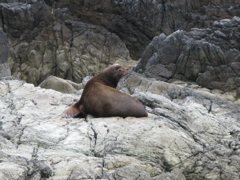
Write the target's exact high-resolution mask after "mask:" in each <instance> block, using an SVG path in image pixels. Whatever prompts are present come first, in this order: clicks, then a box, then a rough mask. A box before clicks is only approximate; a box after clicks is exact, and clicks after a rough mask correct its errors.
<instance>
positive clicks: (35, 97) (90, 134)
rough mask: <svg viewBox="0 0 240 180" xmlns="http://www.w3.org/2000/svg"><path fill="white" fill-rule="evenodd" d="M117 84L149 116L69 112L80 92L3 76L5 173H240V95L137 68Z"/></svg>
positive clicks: (0, 163)
mask: <svg viewBox="0 0 240 180" xmlns="http://www.w3.org/2000/svg"><path fill="white" fill-rule="evenodd" d="M136 85H137V86H136ZM119 88H120V89H121V90H122V91H125V92H126V93H129V94H131V95H132V96H133V97H135V98H137V99H139V100H140V101H142V102H143V103H144V104H145V105H146V108H147V111H148V112H149V117H148V118H125V119H123V118H119V117H111V118H94V117H91V116H87V118H86V119H78V118H74V119H65V118H61V117H60V114H61V113H62V112H63V111H64V110H65V108H67V107H68V106H70V105H71V104H72V103H73V102H75V101H77V100H78V99H79V95H70V94H62V93H60V92H57V91H54V90H50V89H42V88H39V87H34V86H33V85H32V84H27V83H24V82H22V81H17V80H11V81H10V80H9V81H1V82H0V119H1V121H0V139H1V141H0V147H1V149H0V177H1V179H13V178H15V179H35V180H36V179H51V180H61V179H64V180H65V179H123V178H126V179H144V180H165V179H166V178H169V179H178V180H179V179H180V180H184V179H211V180H213V179H216V180H217V179H225V180H237V179H239V175H240V174H239V172H240V169H239V163H240V159H239V152H240V139H239V135H240V129H239V126H240V124H239V120H240V119H239V117H240V106H239V103H240V102H238V101H235V103H234V104H232V103H228V102H227V101H225V100H223V99H220V98H219V97H221V98H223V97H224V95H218V94H216V93H215V94H214V93H212V92H211V91H209V90H206V89H202V88H200V87H199V86H197V85H194V84H190V85H186V83H181V82H178V83H177V82H176V83H171V84H169V83H166V82H161V81H155V80H153V79H146V78H143V77H140V76H139V75H138V74H136V73H132V74H130V75H129V76H128V77H126V79H124V80H123V81H122V82H121V83H120V84H119ZM218 96H219V97H218Z"/></svg>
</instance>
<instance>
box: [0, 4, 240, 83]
mask: <svg viewBox="0 0 240 180" xmlns="http://www.w3.org/2000/svg"><path fill="white" fill-rule="evenodd" d="M149 9H151V11H149ZM239 11H240V10H239V3H238V2H237V1H224V2H221V3H219V2H218V1H215V0H211V1H206V2H205V1H204V2H203V1H201V0H194V1H191V2H185V1H184V0H175V1H138V0H132V1H127V0H124V1H122V0H121V1H119V0H114V1H110V0H107V1H93V0H88V1H86V0H59V1H52V0H45V1H43V0H39V1H36V0H28V1H22V0H21V1H18V0H5V1H3V2H2V3H0V28H2V29H3V31H4V32H5V33H6V34H7V36H8V40H9V44H10V57H9V66H10V68H11V71H12V75H13V76H14V77H17V78H19V79H22V80H25V81H27V82H30V83H34V84H35V85H39V84H40V83H41V82H42V81H43V80H45V79H46V78H47V77H49V76H50V75H54V76H58V77H61V78H64V79H69V80H72V81H74V82H76V83H80V82H81V81H82V79H83V78H84V77H85V76H89V75H91V76H92V75H95V74H97V73H98V72H100V71H101V70H102V69H103V68H105V67H106V66H108V65H110V64H112V63H114V62H115V61H117V60H131V59H134V60H138V59H139V58H140V57H141V56H142V54H143V52H144V50H145V48H146V46H147V45H148V44H149V43H150V42H151V40H152V39H153V38H154V37H155V36H158V35H159V34H161V33H164V34H166V35H170V34H171V33H173V32H175V31H176V30H178V29H181V30H185V31H190V30H191V28H198V29H200V28H210V29H214V28H215V27H216V28H217V29H216V31H215V32H214V37H217V38H216V41H218V39H221V40H224V41H228V39H229V38H230V39H231V42H230V43H222V42H221V41H220V42H219V43H220V44H222V45H223V46H226V47H230V49H233V50H234V48H233V47H232V46H234V47H235V45H237V44H238V42H239V41H237V40H234V39H236V38H238V33H235V32H236V31H235V30H230V31H229V36H228V35H226V32H227V31H228V30H227V27H228V28H229V22H228V20H226V18H229V19H231V18H233V17H234V16H236V17H237V16H239V13H240V12H239ZM221 19H223V21H221V22H220V23H218V21H219V20H221ZM224 19H225V20H224ZM235 19H236V20H237V18H235ZM224 27H226V29H225V28H224ZM219 28H220V29H219ZM230 29H231V28H230ZM196 31H197V30H196ZM196 31H195V33H194V35H195V36H201V35H202V34H206V32H196ZM213 41H214V39H213ZM236 42H237V44H236ZM216 43H217V42H216ZM230 49H229V50H230ZM237 50H238V51H239V48H237ZM129 52H130V53H129ZM130 55H131V57H130ZM232 57H235V56H234V55H233V53H232V52H230V53H229V54H228V56H227V57H226V59H228V60H230V61H232V59H235V58H232ZM234 62H236V61H235V60H234ZM174 68H175V67H173V66H171V65H170V67H167V69H166V68H164V67H162V66H160V67H159V69H160V70H162V71H163V72H164V73H163V72H162V74H166V75H167V77H168V78H169V77H171V76H172V71H171V69H174ZM169 69H170V70H169Z"/></svg>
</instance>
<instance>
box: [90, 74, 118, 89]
mask: <svg viewBox="0 0 240 180" xmlns="http://www.w3.org/2000/svg"><path fill="white" fill-rule="evenodd" d="M94 79H95V80H96V81H97V82H99V83H101V84H104V85H105V86H110V87H112V88H116V87H117V84H118V81H116V80H114V79H112V78H111V77H110V76H107V75H106V74H101V73H100V74H98V75H97V76H95V77H94Z"/></svg>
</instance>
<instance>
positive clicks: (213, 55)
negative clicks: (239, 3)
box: [136, 17, 240, 92]
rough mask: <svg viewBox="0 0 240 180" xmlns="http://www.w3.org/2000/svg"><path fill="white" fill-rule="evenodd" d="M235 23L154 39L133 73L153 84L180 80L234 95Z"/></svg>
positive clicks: (236, 76) (236, 69) (236, 71)
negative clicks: (231, 92)
mask: <svg viewBox="0 0 240 180" xmlns="http://www.w3.org/2000/svg"><path fill="white" fill-rule="evenodd" d="M239 22H240V19H239V18H238V17H234V18H233V19H229V20H222V21H220V22H215V23H214V28H213V30H211V29H196V28H195V29H192V31H190V32H186V31H176V32H174V33H172V34H171V35H169V36H166V35H164V34H161V35H159V36H156V37H155V38H154V39H153V41H152V42H151V43H150V44H149V46H148V47H147V49H146V50H145V52H144V54H143V56H142V58H141V60H140V62H139V64H138V66H137V67H136V71H137V72H141V73H143V74H145V75H146V76H147V77H152V78H155V79H157V80H164V81H170V82H171V81H173V80H174V79H175V80H176V79H180V80H184V81H194V82H197V83H198V84H199V85H201V86H203V87H206V88H210V89H220V90H223V91H225V92H230V91H236V90H237V89H238V88H239V87H240V79H239V77H240V74H239V72H240V68H239V65H240V64H239V63H240V62H239V60H240V59H239V57H240V51H239V45H238V44H239V43H238V42H239V40H240V39H239V37H240V33H239ZM232 30H233V31H234V33H232ZM226 37H227V38H226Z"/></svg>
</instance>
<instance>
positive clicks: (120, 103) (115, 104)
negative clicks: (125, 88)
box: [62, 64, 148, 117]
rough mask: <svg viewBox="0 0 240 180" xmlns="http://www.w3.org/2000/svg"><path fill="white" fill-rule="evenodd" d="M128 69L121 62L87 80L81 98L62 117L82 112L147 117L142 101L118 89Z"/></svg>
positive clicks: (103, 115)
mask: <svg viewBox="0 0 240 180" xmlns="http://www.w3.org/2000/svg"><path fill="white" fill-rule="evenodd" d="M128 71H129V70H128V69H126V68H123V67H121V66H120V65H119V64H115V65H111V66H109V67H107V68H106V69H104V70H103V71H102V72H101V73H99V74H98V75H96V76H94V77H93V78H92V79H90V80H89V81H88V82H87V84H86V86H85V88H84V90H83V93H82V96H81V98H80V100H79V101H78V102H77V103H75V104H74V105H72V106H71V107H70V108H68V109H66V110H65V111H64V113H63V114H62V117H75V116H77V115H79V114H81V113H84V114H91V115H93V116H95V117H110V116H120V117H147V116H148V113H147V112H146V110H145V108H144V106H143V104H142V103H141V102H139V101H137V100H135V99H133V98H132V97H131V96H129V95H127V94H125V93H123V92H121V91H119V90H117V89H116V87H117V84H118V82H119V80H120V79H121V78H122V77H123V76H125V75H126V74H127V73H128Z"/></svg>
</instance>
